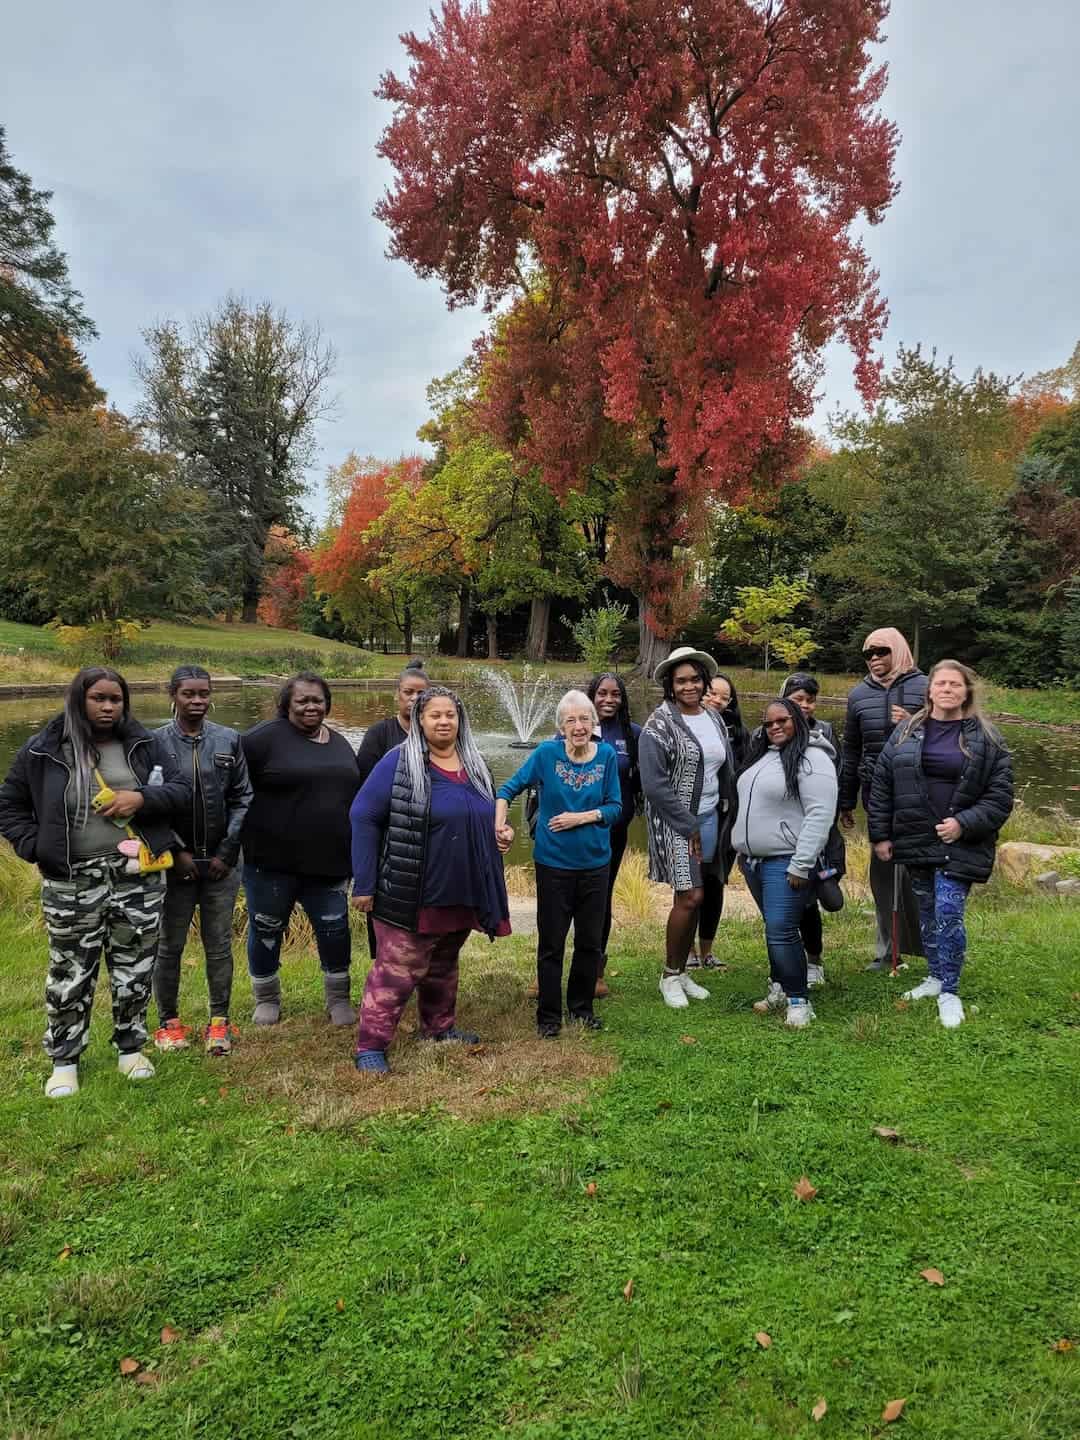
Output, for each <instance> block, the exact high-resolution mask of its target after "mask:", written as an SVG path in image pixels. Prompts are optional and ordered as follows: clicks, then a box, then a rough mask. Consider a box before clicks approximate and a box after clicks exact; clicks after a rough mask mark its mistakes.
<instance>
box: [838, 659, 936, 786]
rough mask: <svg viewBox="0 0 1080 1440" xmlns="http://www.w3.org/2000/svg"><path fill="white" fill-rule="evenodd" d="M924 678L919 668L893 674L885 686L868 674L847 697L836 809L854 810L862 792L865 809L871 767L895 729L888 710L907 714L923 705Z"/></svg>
mask: <svg viewBox="0 0 1080 1440" xmlns="http://www.w3.org/2000/svg"><path fill="white" fill-rule="evenodd" d="M926 686H927V680H926V676H925V675H924V674H923V672H922V671H921V670H919V669H914V670H908V671H906V672H905V673H904V674H903V675H897V676H896V678H895V679H894V680H891V681H890V682H889V684H888V685H883V684H882V683H881V681H880V680H875V679H873V677H872V676H870V675H868V676H867V677H866V679H865V680H860V681H859V683H858V685H856V686H855V689H854V690H852V692H851V694H850V695H849V696H848V702H847V717H846V719H845V721H844V742H843V743H844V766H843V771H842V773H841V776H840V809H841V810H854V809H855V802H856V800H857V799H858V798H859V793H860V790H861V792H862V802H863V806H864V807H866V805H867V801H868V799H869V794H870V782H871V780H872V779H873V778H874V766H875V764H876V763H877V758H878V756H879V755H880V754H881V750H882V747H883V746H884V744H885V742H886V740H888V738H889V736H890V735H891V734H892V733H893V731H894V730H895V729H896V724H895V721H894V720H893V718H892V707H893V706H894V705H899V706H900V707H901V708H902V709H904V710H906V711H907V712H908V714H909V715H914V713H915V711H916V710H921V709H922V707H923V705H925V704H926Z"/></svg>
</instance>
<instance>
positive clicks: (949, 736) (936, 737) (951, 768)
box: [922, 715, 964, 820]
mask: <svg viewBox="0 0 1080 1440" xmlns="http://www.w3.org/2000/svg"><path fill="white" fill-rule="evenodd" d="M962 723H963V722H962V721H961V720H934V719H932V718H931V717H930V716H929V715H928V716H927V717H926V720H925V722H924V726H923V747H922V768H923V774H924V775H925V776H926V789H927V793H928V794H929V796H930V808H931V809H932V810H933V812H934V814H935V815H936V816H937V818H938V819H939V820H944V819H945V818H946V816H948V815H951V814H952V801H953V795H954V793H955V791H956V787H957V785H958V784H959V783H960V772H961V770H963V768H964V752H963V751H962V750H961V749H960V726H961V725H962Z"/></svg>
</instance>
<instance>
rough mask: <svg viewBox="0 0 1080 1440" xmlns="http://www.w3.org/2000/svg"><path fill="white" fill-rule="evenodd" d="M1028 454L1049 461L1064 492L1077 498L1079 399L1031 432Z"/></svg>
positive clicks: (1079, 493) (1079, 494)
mask: <svg viewBox="0 0 1080 1440" xmlns="http://www.w3.org/2000/svg"><path fill="white" fill-rule="evenodd" d="M1028 454H1029V455H1032V456H1038V457H1040V458H1043V459H1046V460H1051V461H1053V463H1054V464H1055V465H1056V466H1057V469H1058V474H1059V476H1060V477H1061V481H1062V484H1063V486H1064V488H1065V492H1066V494H1068V495H1072V496H1075V497H1076V498H1078V499H1080V401H1077V403H1075V404H1073V405H1070V406H1069V408H1068V409H1067V410H1066V411H1065V412H1064V413H1063V414H1061V415H1055V416H1053V417H1052V418H1051V419H1049V420H1048V421H1047V422H1046V424H1045V425H1043V426H1042V428H1041V429H1040V430H1038V431H1037V432H1036V433H1035V435H1033V436H1032V439H1031V444H1030V446H1029V447H1028Z"/></svg>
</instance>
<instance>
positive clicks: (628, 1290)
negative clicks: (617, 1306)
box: [622, 1280, 634, 1305]
mask: <svg viewBox="0 0 1080 1440" xmlns="http://www.w3.org/2000/svg"><path fill="white" fill-rule="evenodd" d="M622 1294H623V1299H624V1300H625V1301H626V1303H627V1304H628V1305H629V1304H630V1301H631V1300H632V1299H633V1298H634V1282H633V1280H627V1282H626V1284H625V1285H624V1286H623V1292H622Z"/></svg>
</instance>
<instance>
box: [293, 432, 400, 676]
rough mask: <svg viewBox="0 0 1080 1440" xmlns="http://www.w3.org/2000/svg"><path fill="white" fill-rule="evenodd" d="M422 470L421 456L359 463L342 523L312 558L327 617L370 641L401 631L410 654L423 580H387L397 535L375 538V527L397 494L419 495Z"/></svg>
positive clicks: (345, 504)
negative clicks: (389, 630) (380, 632)
mask: <svg viewBox="0 0 1080 1440" xmlns="http://www.w3.org/2000/svg"><path fill="white" fill-rule="evenodd" d="M424 465H425V461H424V459H423V457H422V456H420V455H403V456H402V457H401V459H400V460H397V461H395V462H393V463H387V462H385V461H378V460H375V459H374V458H371V457H369V458H368V459H367V460H365V461H363V462H361V465H360V468H359V469H358V470H357V472H356V474H355V476H354V477H353V480H352V484H351V486H350V488H349V492H348V498H347V499H346V500H345V503H344V505H343V506H342V510H341V521H340V524H338V525H337V526H336V528H334V529H333V530H331V532H330V533H329V534H328V535H327V537H326V538H325V540H324V541H323V543H322V544H321V545H319V546H317V547H316V549H315V551H314V553H313V555H312V558H311V573H312V577H313V579H314V583H315V589H316V591H317V592H318V594H319V595H320V596H321V597H322V598H323V601H324V609H325V613H326V615H327V616H328V617H330V616H332V615H333V614H335V613H336V614H338V615H340V617H341V619H342V620H343V621H344V622H345V623H346V624H347V625H349V626H350V627H351V628H352V629H354V630H355V631H357V632H358V633H360V634H362V635H368V636H372V635H374V633H375V631H376V630H377V629H379V628H381V627H382V626H383V625H385V624H390V625H393V626H394V627H395V628H396V629H398V630H400V631H401V633H402V635H403V637H404V641H405V648H406V650H411V649H412V623H413V608H414V601H415V593H414V591H415V587H416V586H417V585H418V584H419V581H420V577H419V576H417V575H413V576H412V577H409V576H406V575H401V576H399V577H398V578H396V579H395V580H391V579H390V578H389V577H388V575H387V573H386V567H387V562H388V560H389V559H390V555H389V553H388V552H389V549H390V548H391V547H392V545H393V536H392V535H391V534H384V535H379V534H375V533H373V527H374V526H375V525H376V522H377V521H378V520H379V519H380V518H381V517H382V516H383V514H384V512H385V511H386V509H387V507H388V506H389V505H390V503H391V500H392V499H393V497H394V496H395V495H396V494H398V493H399V492H402V491H404V492H407V493H410V494H415V493H416V492H417V491H419V489H420V487H421V485H422V484H423V479H424ZM376 572H382V573H380V574H376Z"/></svg>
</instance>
